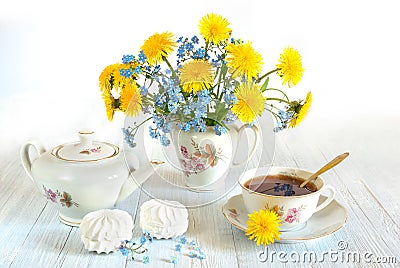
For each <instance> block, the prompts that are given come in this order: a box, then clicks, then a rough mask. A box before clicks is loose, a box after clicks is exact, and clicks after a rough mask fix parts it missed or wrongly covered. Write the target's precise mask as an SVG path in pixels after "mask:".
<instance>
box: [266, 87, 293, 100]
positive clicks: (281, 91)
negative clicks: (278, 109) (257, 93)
mask: <svg viewBox="0 0 400 268" xmlns="http://www.w3.org/2000/svg"><path fill="white" fill-rule="evenodd" d="M267 90H275V91H279V92H280V93H282V94H283V96H285V99H286V100H288V101H289V97H288V96H287V95H286V93H285V92H283V90H280V89H277V88H267V89H266V90H265V91H267Z"/></svg>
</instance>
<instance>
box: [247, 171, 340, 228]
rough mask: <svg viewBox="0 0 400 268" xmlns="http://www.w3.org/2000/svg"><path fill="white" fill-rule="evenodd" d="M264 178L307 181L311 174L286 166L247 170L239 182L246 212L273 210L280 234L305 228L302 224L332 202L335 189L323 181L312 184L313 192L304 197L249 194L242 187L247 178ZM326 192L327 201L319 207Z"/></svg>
mask: <svg viewBox="0 0 400 268" xmlns="http://www.w3.org/2000/svg"><path fill="white" fill-rule="evenodd" d="M266 175H285V176H290V177H296V178H298V179H299V180H301V181H304V180H306V179H308V178H309V177H310V176H311V175H312V173H311V172H307V171H304V170H300V169H297V168H289V167H261V168H255V169H251V170H248V171H246V172H245V173H244V174H243V175H242V177H241V178H240V180H239V184H240V186H241V187H242V195H243V200H244V205H245V206H246V208H247V210H248V212H249V213H252V212H253V211H259V210H260V209H273V210H275V211H276V212H277V213H278V214H279V215H280V216H281V220H282V223H281V227H280V230H281V231H293V230H298V229H300V228H302V227H304V225H305V222H306V221H307V220H308V219H309V218H310V217H311V216H312V215H313V214H314V213H315V212H317V211H320V210H321V209H323V208H325V207H326V206H327V205H329V203H330V202H332V200H333V198H334V196H335V193H336V190H335V188H333V187H332V186H330V185H326V184H325V182H324V180H323V179H322V178H320V177H317V179H315V180H314V181H313V184H314V185H315V186H316V191H315V192H311V193H308V194H305V195H293V196H277V195H271V194H264V193H259V192H255V191H252V190H250V189H248V188H246V187H245V183H246V182H247V181H249V180H250V179H253V178H256V177H259V176H266ZM325 190H329V196H328V198H327V199H326V200H325V201H324V202H322V203H321V204H319V205H318V200H319V197H320V195H321V193H322V192H324V191H325Z"/></svg>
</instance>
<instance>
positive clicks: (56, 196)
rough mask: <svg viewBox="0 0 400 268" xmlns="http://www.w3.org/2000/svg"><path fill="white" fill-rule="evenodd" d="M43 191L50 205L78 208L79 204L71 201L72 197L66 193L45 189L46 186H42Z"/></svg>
mask: <svg viewBox="0 0 400 268" xmlns="http://www.w3.org/2000/svg"><path fill="white" fill-rule="evenodd" d="M43 190H44V194H45V196H46V198H47V199H48V200H50V201H51V202H52V203H55V204H57V203H59V204H61V206H63V207H67V208H69V207H71V206H75V207H79V204H78V203H76V202H74V201H72V197H71V195H70V194H69V193H67V192H62V193H61V192H60V191H59V190H56V191H53V190H52V189H50V188H49V189H47V188H46V186H44V185H43Z"/></svg>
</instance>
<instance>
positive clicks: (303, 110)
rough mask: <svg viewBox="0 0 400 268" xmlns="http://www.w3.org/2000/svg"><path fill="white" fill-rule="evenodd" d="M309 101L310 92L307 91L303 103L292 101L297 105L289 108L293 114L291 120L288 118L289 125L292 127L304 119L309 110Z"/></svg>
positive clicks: (310, 99)
mask: <svg viewBox="0 0 400 268" xmlns="http://www.w3.org/2000/svg"><path fill="white" fill-rule="evenodd" d="M311 102H312V94H311V92H308V93H307V96H306V99H305V101H304V103H303V104H301V103H300V102H297V101H296V102H294V103H297V104H298V105H296V106H294V107H291V108H290V109H291V110H292V111H294V113H295V115H294V117H293V118H292V120H290V122H289V127H292V128H293V127H296V126H297V125H298V124H300V123H301V122H302V121H303V120H304V118H305V117H306V115H307V113H308V111H309V110H310V106H311Z"/></svg>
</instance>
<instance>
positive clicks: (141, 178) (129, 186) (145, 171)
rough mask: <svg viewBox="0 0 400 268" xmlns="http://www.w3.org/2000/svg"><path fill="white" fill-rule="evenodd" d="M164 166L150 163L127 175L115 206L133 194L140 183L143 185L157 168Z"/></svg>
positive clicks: (158, 162) (160, 162)
mask: <svg viewBox="0 0 400 268" xmlns="http://www.w3.org/2000/svg"><path fill="white" fill-rule="evenodd" d="M161 164H164V162H163V161H150V162H147V163H145V164H144V165H143V166H141V167H140V168H139V169H138V170H135V171H132V172H130V173H129V176H128V179H127V180H126V181H125V183H124V184H123V185H122V188H121V191H120V192H119V195H118V198H117V201H116V202H115V204H117V203H119V202H121V201H123V200H125V198H127V197H128V196H129V195H131V194H132V193H133V191H135V190H136V189H137V188H138V187H139V186H140V185H141V184H142V183H144V182H145V181H146V180H147V179H148V178H149V177H150V176H151V175H153V173H154V172H155V170H156V169H158V167H159V166H160V165H161Z"/></svg>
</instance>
